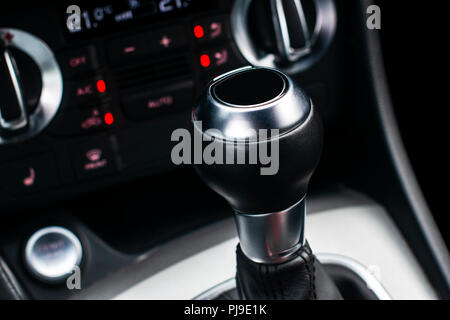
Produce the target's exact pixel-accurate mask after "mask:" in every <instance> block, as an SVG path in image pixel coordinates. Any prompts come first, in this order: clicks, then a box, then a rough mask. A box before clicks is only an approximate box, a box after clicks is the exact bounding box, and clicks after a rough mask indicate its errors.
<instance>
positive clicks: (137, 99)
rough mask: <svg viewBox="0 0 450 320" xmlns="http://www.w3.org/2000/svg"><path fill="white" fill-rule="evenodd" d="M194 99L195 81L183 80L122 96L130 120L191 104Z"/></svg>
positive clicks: (141, 118)
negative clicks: (164, 86) (160, 87)
mask: <svg viewBox="0 0 450 320" xmlns="http://www.w3.org/2000/svg"><path fill="white" fill-rule="evenodd" d="M193 99H194V83H193V81H191V80H190V81H186V82H181V83H178V84H175V85H172V86H170V87H166V88H162V89H150V90H147V91H144V92H139V93H135V94H131V95H127V96H124V97H123V98H122V107H123V112H124V113H125V115H126V116H127V117H128V118H129V119H130V120H137V121H138V120H143V119H148V118H151V117H153V116H155V115H158V114H161V113H164V112H173V111H176V110H181V109H186V108H188V107H190V106H191V104H192V103H193Z"/></svg>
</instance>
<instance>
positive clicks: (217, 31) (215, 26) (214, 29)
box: [210, 22, 222, 39]
mask: <svg viewBox="0 0 450 320" xmlns="http://www.w3.org/2000/svg"><path fill="white" fill-rule="evenodd" d="M210 28H211V39H214V38H217V37H219V36H220V35H221V34H222V24H221V23H220V22H213V23H211V25H210Z"/></svg>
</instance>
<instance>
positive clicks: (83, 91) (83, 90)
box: [77, 85, 93, 97]
mask: <svg viewBox="0 0 450 320" xmlns="http://www.w3.org/2000/svg"><path fill="white" fill-rule="evenodd" d="M92 93H93V91H92V86H91V85H87V86H85V87H80V88H78V89H77V96H78V97H82V96H86V95H90V94H92Z"/></svg>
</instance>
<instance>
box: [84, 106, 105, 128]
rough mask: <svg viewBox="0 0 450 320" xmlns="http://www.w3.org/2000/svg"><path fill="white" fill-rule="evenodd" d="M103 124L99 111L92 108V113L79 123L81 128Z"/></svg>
mask: <svg viewBox="0 0 450 320" xmlns="http://www.w3.org/2000/svg"><path fill="white" fill-rule="evenodd" d="M102 124H103V121H102V118H101V117H100V111H99V110H98V109H94V110H93V111H92V115H91V116H89V117H88V118H87V119H86V120H84V121H83V122H82V123H81V129H84V130H89V129H91V128H95V127H100V126H101V125H102Z"/></svg>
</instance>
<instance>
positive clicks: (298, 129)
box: [192, 67, 340, 299]
mask: <svg viewBox="0 0 450 320" xmlns="http://www.w3.org/2000/svg"><path fill="white" fill-rule="evenodd" d="M192 120H193V128H194V134H197V135H202V136H203V140H207V141H218V142H220V143H222V144H223V145H224V149H225V153H226V157H227V161H226V162H225V163H217V162H216V163H213V164H205V163H200V164H196V165H195V168H196V170H197V172H198V174H199V175H200V176H201V178H202V179H203V180H204V181H205V182H206V183H207V184H208V185H209V186H210V187H211V188H212V189H213V190H214V191H215V192H217V193H218V194H219V195H221V196H222V197H224V198H225V199H226V200H227V201H228V202H229V204H230V205H231V207H232V208H233V209H234V211H235V220H236V225H237V230H238V235H239V240H240V245H239V246H238V249H237V259H238V271H237V280H238V288H239V292H240V295H241V297H242V298H245V299H274V298H285V299H305V298H317V297H319V298H320V297H325V298H340V294H339V292H337V289H336V288H335V286H334V284H333V283H332V281H331V280H330V279H329V278H328V276H327V275H326V274H325V272H324V271H323V269H322V267H321V266H320V264H319V263H318V262H317V261H316V260H315V258H314V256H313V254H312V252H311V250H310V249H309V246H308V244H307V243H306V242H305V239H304V227H305V197H306V193H307V189H308V183H309V180H310V178H311V176H312V174H313V172H314V169H315V168H316V166H317V163H318V161H319V158H320V153H321V150H322V124H321V120H320V118H319V116H318V114H317V113H316V111H315V109H314V107H313V104H312V102H311V100H310V99H309V97H308V96H307V95H306V94H305V92H304V91H303V90H302V89H301V88H299V87H298V86H297V85H296V84H295V83H294V82H293V81H292V80H291V79H290V78H289V77H288V76H286V75H284V74H283V73H281V72H279V71H277V70H273V69H267V68H254V67H245V68H241V69H237V70H234V71H231V72H229V73H226V74H224V75H222V76H220V77H218V78H216V79H214V80H213V81H212V82H211V83H210V85H209V86H208V88H207V90H206V94H203V96H202V97H201V98H200V100H199V102H198V104H197V106H196V108H195V109H194V110H193V115H192ZM265 130H269V131H270V134H269V133H268V132H266V131H265ZM255 150H258V153H257V152H256V151H255ZM267 150H271V153H272V154H271V157H272V163H271V167H270V168H268V167H264V165H262V164H261V163H262V162H263V161H260V164H258V163H257V162H258V161H255V160H256V159H255V158H257V157H256V156H257V155H259V156H260V158H261V155H264V151H267ZM230 154H231V155H232V156H229V155H230ZM266 155H267V154H266ZM235 157H237V161H232V160H235ZM260 160H261V159H260ZM236 162H237V163H236ZM266 162H267V161H266ZM316 267H317V268H316ZM316 269H317V270H316ZM318 277H319V278H320V281H319V282H320V283H316V282H317V281H316V280H318V279H316V278H318ZM275 280H276V281H275ZM274 281H275V282H276V283H272V282H274ZM324 283H325V286H324ZM319 287H320V288H324V287H326V288H327V289H326V290H325V292H326V293H322V292H321V293H320V294H318V292H317V289H318V288H319ZM267 288H270V290H268V289H267ZM330 288H331V289H330Z"/></svg>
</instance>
